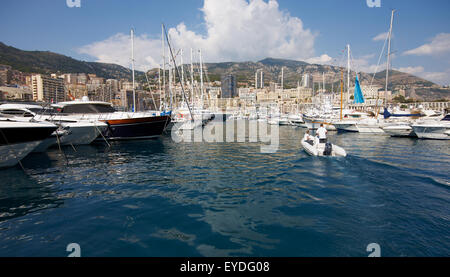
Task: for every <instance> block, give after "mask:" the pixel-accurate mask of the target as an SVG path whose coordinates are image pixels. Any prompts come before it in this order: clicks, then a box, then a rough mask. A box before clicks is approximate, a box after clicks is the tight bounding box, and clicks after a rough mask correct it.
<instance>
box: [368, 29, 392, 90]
mask: <svg viewBox="0 0 450 277" xmlns="http://www.w3.org/2000/svg"><path fill="white" fill-rule="evenodd" d="M388 39H389V32H388V35H387V36H386V39H385V40H384V45H383V49H382V50H381V53H380V56H379V57H378V63H377V67H376V68H375V72H374V74H373V76H372V81H370V86H372V84H373V81H374V80H375V76H376V74H377V71H378V67H379V66H380V62H381V58H382V57H383V53H384V50H385V49H386V44H387V42H388Z"/></svg>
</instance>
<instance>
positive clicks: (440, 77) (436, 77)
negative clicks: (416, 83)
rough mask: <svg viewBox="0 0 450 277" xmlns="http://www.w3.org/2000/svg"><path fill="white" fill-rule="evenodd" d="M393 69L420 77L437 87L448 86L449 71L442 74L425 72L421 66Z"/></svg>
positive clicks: (449, 80)
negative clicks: (437, 85)
mask: <svg viewBox="0 0 450 277" xmlns="http://www.w3.org/2000/svg"><path fill="white" fill-rule="evenodd" d="M394 69H395V70H398V71H401V72H405V73H409V74H412V75H415V76H418V77H421V78H423V79H425V80H428V81H432V82H434V83H436V84H439V85H448V84H450V70H447V71H444V72H427V71H425V68H424V67H423V66H408V67H400V68H394Z"/></svg>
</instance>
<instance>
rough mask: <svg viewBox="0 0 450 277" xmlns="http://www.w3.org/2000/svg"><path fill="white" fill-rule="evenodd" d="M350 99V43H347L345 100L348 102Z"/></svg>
mask: <svg viewBox="0 0 450 277" xmlns="http://www.w3.org/2000/svg"><path fill="white" fill-rule="evenodd" d="M349 99H350V44H347V97H346V99H345V102H346V103H347V104H348V102H349Z"/></svg>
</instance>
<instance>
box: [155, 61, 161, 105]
mask: <svg viewBox="0 0 450 277" xmlns="http://www.w3.org/2000/svg"><path fill="white" fill-rule="evenodd" d="M158 85H159V110H160V111H162V90H161V66H159V68H158ZM155 109H156V107H155Z"/></svg>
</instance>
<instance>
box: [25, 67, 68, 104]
mask: <svg viewBox="0 0 450 277" xmlns="http://www.w3.org/2000/svg"><path fill="white" fill-rule="evenodd" d="M31 83H32V84H31V88H32V90H33V100H35V101H44V102H48V103H57V102H63V101H65V100H66V93H65V88H64V79H60V78H51V77H48V76H44V75H40V74H38V75H33V76H32V77H31Z"/></svg>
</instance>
